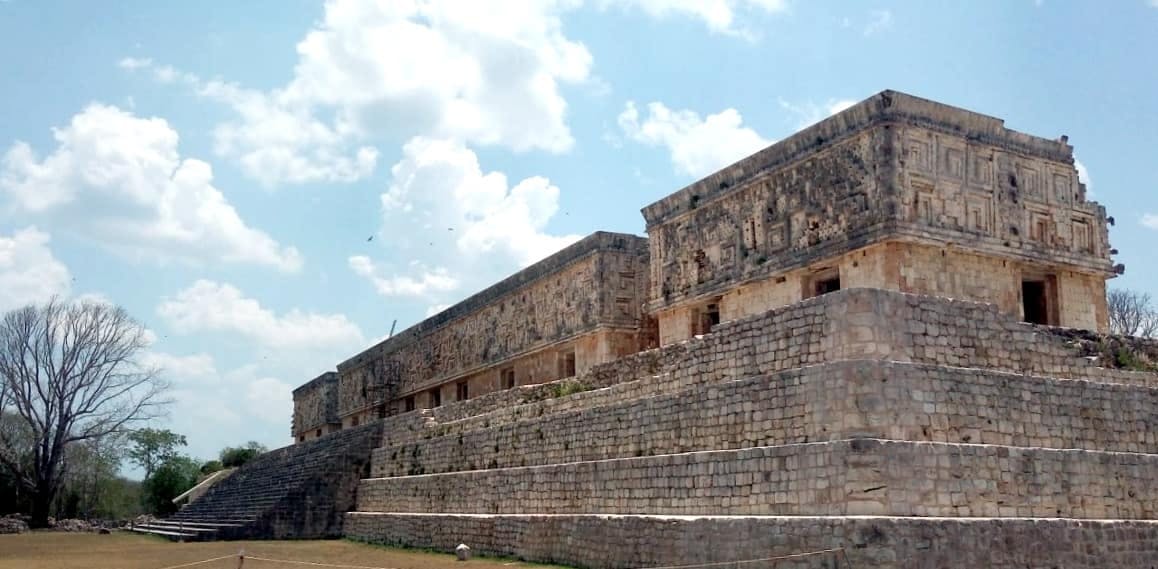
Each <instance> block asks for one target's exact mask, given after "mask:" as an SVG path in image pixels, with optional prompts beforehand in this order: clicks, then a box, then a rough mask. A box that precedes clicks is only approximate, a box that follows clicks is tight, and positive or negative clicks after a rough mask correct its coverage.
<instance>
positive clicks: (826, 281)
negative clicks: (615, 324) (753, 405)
mask: <svg viewBox="0 0 1158 569" xmlns="http://www.w3.org/2000/svg"><path fill="white" fill-rule="evenodd" d="M1085 194H1086V192H1085V187H1084V186H1083V185H1082V184H1081V182H1080V181H1079V180H1078V177H1077V171H1076V170H1075V169H1074V166H1073V149H1072V148H1071V147H1070V146H1069V145H1068V144H1067V143H1066V142H1065V141H1054V140H1046V139H1042V138H1037V137H1033V136H1029V135H1026V134H1022V133H1019V132H1015V131H1012V130H1009V129H1006V128H1005V127H1004V126H1003V124H1002V121H1000V120H999V119H995V118H992V117H987V116H984V115H980V114H977V113H972V112H969V111H965V110H962V109H957V108H953V107H949V106H946V105H942V104H939V103H934V102H931V101H925V100H922V99H918V98H916V97H911V96H909V95H904V94H902V93H895V92H891V91H886V92H883V93H881V94H879V95H876V96H874V97H872V98H870V99H868V100H866V101H864V102H862V103H860V104H858V105H855V106H853V107H852V108H850V109H848V110H846V111H843V112H841V113H839V114H837V115H836V116H833V117H830V118H828V119H826V120H824V121H822V122H820V123H818V124H816V125H814V126H812V127H809V128H807V129H805V130H803V131H801V132H799V133H797V134H795V135H793V136H791V137H789V138H787V139H785V140H783V141H781V142H779V143H777V144H774V145H773V146H771V147H769V148H767V149H765V150H762V151H760V152H758V153H756V154H755V155H753V156H751V157H749V158H746V159H744V160H741V161H740V162H737V163H736V164H734V165H732V166H729V167H728V168H725V169H724V170H721V171H720V172H717V173H716V174H713V175H711V176H709V177H707V178H705V179H703V180H701V181H699V182H696V183H695V184H692V185H691V186H688V187H687V188H684V189H683V190H680V191H679V192H676V193H675V194H672V195H671V196H669V197H666V198H664V199H662V200H660V201H658V202H656V203H654V204H652V205H649V206H647V207H646V208H644V209H643V214H644V217H645V219H646V220H647V230H648V235H649V236H650V247H651V256H652V263H651V271H652V272H651V286H652V291H651V306H650V308H651V309H652V310H653V311H655V313H656V316H657V318H658V319H659V328H660V337H661V343H663V344H667V343H671V342H676V341H680V340H683V339H687V338H689V337H691V336H692V335H695V334H698V333H703V332H704V331H706V330H707V329H709V328H710V326H711V325H712V324H713V323H714V322H716V321H719V320H721V319H728V318H729V317H734V316H738V315H743V314H755V313H759V312H763V311H764V310H768V309H769V308H774V307H776V306H782V305H784V304H788V303H791V302H796V301H799V300H802V299H804V298H809V297H811V296H815V295H817V294H822V293H823V292H827V291H829V290H832V289H834V288H849V287H871V288H887V289H892V290H899V291H903V292H915V293H921V294H932V295H937V296H949V297H954V298H965V299H970V300H978V301H982V302H991V303H994V304H996V305H997V306H999V307H1001V308H1002V310H1004V311H1005V312H1006V313H1008V314H1010V315H1014V316H1017V317H1025V318H1026V319H1028V320H1031V321H1035V322H1039V323H1042V324H1051V325H1061V326H1069V327H1075V328H1086V329H1091V330H1098V331H1104V330H1105V328H1106V326H1107V321H1108V316H1107V313H1106V304H1105V285H1104V283H1105V280H1106V278H1108V277H1110V276H1111V275H1112V274H1113V267H1112V266H1111V263H1110V260H1109V258H1110V257H1109V251H1110V247H1109V244H1108V229H1107V224H1106V214H1105V211H1104V209H1103V208H1102V207H1101V206H1098V205H1097V204H1095V203H1091V202H1087V201H1086V199H1085V197H1086V195H1085Z"/></svg>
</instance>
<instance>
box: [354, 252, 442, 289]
mask: <svg viewBox="0 0 1158 569" xmlns="http://www.w3.org/2000/svg"><path fill="white" fill-rule="evenodd" d="M349 264H350V269H351V270H353V271H354V273H355V274H357V275H358V276H361V277H365V278H367V279H370V281H371V282H373V283H374V288H375V289H376V290H377V291H378V294H381V295H382V296H425V295H428V294H431V293H435V292H446V291H451V290H454V289H456V288H458V279H455V278H454V277H452V276H450V273H449V272H448V271H447V270H446V269H445V268H444V267H438V268H436V269H427V268H425V267H421V266H419V267H418V271H419V273H420V274H419V276H418V277H417V278H415V277H410V276H406V275H398V276H392V277H384V276H381V274H380V272H379V268H378V267H376V266H374V262H373V261H371V260H370V258H369V257H366V256H363V255H355V256H352V257H350V258H349Z"/></svg>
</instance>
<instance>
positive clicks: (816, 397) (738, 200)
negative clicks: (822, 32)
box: [201, 91, 1158, 569]
mask: <svg viewBox="0 0 1158 569" xmlns="http://www.w3.org/2000/svg"><path fill="white" fill-rule="evenodd" d="M1073 164H1074V163H1073V151H1072V148H1071V147H1070V146H1069V145H1068V143H1067V141H1066V139H1065V138H1064V137H1062V138H1061V139H1059V140H1047V139H1043V138H1037V137H1034V136H1030V135H1026V134H1022V133H1018V132H1015V131H1011V130H1008V129H1006V128H1005V127H1004V125H1003V123H1002V121H1000V120H998V119H995V118H992V117H987V116H984V115H980V114H976V113H972V112H969V111H964V110H961V109H955V108H952V107H947V106H945V105H941V104H938V103H934V102H931V101H925V100H922V99H918V98H915V97H911V96H908V95H904V94H901V93H895V92H891V91H886V92H883V93H880V94H878V95H876V96H874V97H871V98H869V99H867V100H865V101H864V102H862V103H860V104H858V105H855V106H853V107H851V108H849V109H848V110H846V111H843V112H841V113H839V114H837V115H835V116H833V117H830V118H828V119H826V120H824V121H822V122H820V123H818V124H816V125H814V126H812V127H809V128H807V129H805V130H803V131H801V132H800V133H797V134H796V135H794V136H792V137H789V138H787V139H785V140H783V141H781V142H779V143H777V144H774V145H772V146H771V147H769V148H767V149H765V150H762V151H760V152H758V153H757V154H755V155H753V156H751V157H749V158H746V159H744V160H741V161H740V162H737V163H736V164H734V165H732V166H729V167H728V168H725V169H724V170H721V171H720V172H718V173H716V174H713V175H711V176H709V177H707V178H705V179H703V180H700V181H698V182H696V183H694V184H692V185H691V186H689V187H687V188H685V189H683V190H681V191H679V192H676V193H675V194H673V195H671V196H669V197H667V198H664V199H663V200H660V201H658V202H656V203H654V204H652V205H649V206H647V207H646V208H644V209H643V215H644V218H645V220H646V222H647V231H648V235H649V239H643V238H640V237H635V236H630V235H619V234H610V233H596V234H593V235H592V236H590V237H588V238H586V239H584V240H582V241H580V242H578V243H576V244H574V245H572V246H571V247H568V248H567V249H564V250H563V251H560V252H559V253H557V254H555V255H553V256H551V257H549V258H547V259H545V260H543V261H541V262H540V263H537V264H535V265H532V266H531V267H528V268H527V269H525V270H523V271H521V272H519V273H517V274H515V275H513V276H512V277H510V278H508V279H506V280H504V281H502V282H500V283H498V284H496V285H495V286H493V287H491V288H488V289H486V290H484V291H483V292H480V293H479V294H477V295H475V296H473V297H471V298H468V299H467V300H465V301H463V302H462V303H459V304H458V305H455V306H454V307H451V308H450V309H448V310H446V311H444V312H443V313H441V314H438V315H436V316H434V317H432V318H429V319H427V320H425V321H423V322H421V323H419V324H417V325H415V326H413V327H411V328H409V329H407V330H405V331H403V332H402V333H400V334H398V335H397V336H395V337H392V338H390V339H388V340H386V341H384V342H382V343H380V344H379V345H377V346H375V347H373V348H371V349H369V350H366V351H365V352H363V353H361V354H358V355H357V356H355V357H353V358H351V359H349V360H347V361H345V362H343V363H342V364H340V365H339V366H338V370H337V372H336V373H330V374H327V375H323V376H322V377H319V378H317V379H315V380H313V381H311V382H310V383H308V384H306V385H304V386H302V387H301V388H299V389H298V390H296V391H295V392H294V400H295V414H294V426H293V429H294V433H295V436H296V437H297V438H298V440H301V441H309V439H311V438H315V437H317V436H319V435H321V436H322V437H323V439H322V440H321V441H317V442H304V444H305V445H314V444H321V445H324V444H325V442H326V441H327V440H334V441H338V440H340V437H341V436H342V433H348V432H350V429H351V428H353V427H355V426H358V425H361V427H360V428H361V429H366V428H370V429H372V430H373V431H374V432H375V433H376V437H377V438H375V441H376V442H375V448H374V449H373V451H372V452H370V457H369V464H368V465H367V466H366V468H367V470H366V472H364V473H363V476H367V477H366V478H364V479H363V480H361V482H360V484H358V488H357V492H356V496H355V493H354V492H352V491H351V492H350V493H349V495H348V496H345V497H346V498H348V499H347V500H346V501H345V502H342V501H341V500H338V499H335V501H334V502H333V503H334V504H338V503H347V504H353V506H352V507H353V508H354V511H351V512H349V513H348V514H346V516H345V522H344V523H345V525H344V529H343V533H344V535H346V536H347V537H352V538H355V539H363V540H368V541H374V542H384V543H394V544H404V545H409V546H418V547H435V548H439V549H446V550H450V549H453V548H454V547H455V546H456V545H458V544H459V543H467V544H468V545H469V546H470V547H471V548H472V550H473V551H475V552H478V553H483V554H487V553H490V554H499V555H514V556H518V557H521V558H524V559H527V560H532V561H543V562H561V563H566V564H570V565H579V566H592V567H609V568H610V567H614V568H619V567H641V566H642V567H646V566H661V565H662V566H669V565H686V564H694V563H719V562H729V561H738V560H744V559H756V558H766V557H776V556H799V557H789V558H786V559H783V560H778V561H777V562H776V563H775V566H776V567H799V568H804V567H825V568H835V567H848V566H858V567H859V566H866V567H884V568H924V567H938V568H943V567H961V568H965V567H969V568H972V567H1000V568H1009V569H1013V568H1019V569H1020V568H1023V567H1067V568H1078V569H1084V568H1090V569H1092V568H1094V567H1109V566H1112V567H1123V568H1128V569H1153V567H1154V560H1155V559H1158V545H1155V544H1158V521H1156V520H1158V482H1156V481H1155V480H1156V478H1155V476H1154V473H1155V472H1158V435H1155V432H1156V429H1155V426H1156V425H1158V373H1155V372H1154V370H1155V367H1154V366H1153V362H1154V361H1158V344H1154V343H1152V342H1146V341H1140V340H1134V339H1123V338H1113V337H1108V336H1105V335H1103V332H1104V331H1105V328H1106V325H1107V314H1106V310H1107V309H1106V301H1105V281H1106V279H1108V278H1110V277H1112V276H1114V274H1116V273H1117V272H1119V271H1120V268H1118V267H1114V266H1113V265H1112V261H1111V253H1112V250H1111V249H1110V246H1109V242H1108V231H1107V228H1106V224H1107V223H1106V222H1107V217H1106V213H1105V211H1104V210H1103V209H1102V208H1101V207H1100V206H1098V205H1097V204H1094V203H1091V202H1088V201H1087V200H1086V195H1085V188H1084V187H1083V186H1082V184H1081V183H1080V182H1079V180H1078V178H1077V173H1076V171H1075V170H1074V166H1073ZM368 422H373V424H372V425H370V426H369V427H367V426H366V423H368ZM327 430H337V431H339V432H338V433H337V434H335V435H334V436H333V439H328V438H326V437H329V436H330V435H326V434H325V433H326V432H327ZM319 448H320V447H319ZM352 458H356V457H352ZM362 458H363V459H364V458H366V457H362ZM358 464H359V465H361V464H362V463H358ZM359 468H362V466H359ZM242 473H244V471H242ZM239 480H243V479H239ZM342 488H345V485H344V483H343V485H342ZM339 498H341V497H339ZM201 507H202V508H206V509H208V508H213V507H216V506H214V505H213V504H212V503H209V504H204V505H202V506H201ZM335 507H337V506H335ZM283 510H284V508H283ZM215 511H216V510H215ZM319 513H324V512H321V511H320V510H319ZM327 524H328V525H327V527H328V528H332V527H333V526H334V524H332V523H329V522H327ZM327 531H332V530H327ZM801 554H803V555H802V556H800V555H801Z"/></svg>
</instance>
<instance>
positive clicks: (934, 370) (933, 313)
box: [345, 289, 1158, 569]
mask: <svg viewBox="0 0 1158 569" xmlns="http://www.w3.org/2000/svg"><path fill="white" fill-rule="evenodd" d="M1081 356H1082V354H1080V353H1078V352H1077V351H1076V350H1075V348H1074V347H1073V346H1072V345H1070V343H1068V342H1067V341H1066V335H1065V334H1057V333H1055V331H1051V330H1048V329H1042V328H1036V327H1033V326H1030V325H1026V324H1022V323H1019V322H1014V321H1012V320H1010V319H1007V318H1005V317H1004V316H1002V315H1001V314H1000V313H998V312H997V310H996V309H995V308H994V307H992V306H988V305H982V304H976V303H969V302H959V301H951V300H946V299H939V298H930V297H920V296H913V295H906V294H900V293H894V292H887V291H879V290H867V289H862V290H845V291H840V292H837V293H833V294H830V295H825V296H823V297H820V298H816V299H812V300H809V301H805V302H803V303H799V304H796V305H792V306H789V307H784V308H781V309H778V310H774V311H771V312H769V313H767V314H764V315H760V316H756V317H752V318H747V319H743V320H739V321H735V322H729V323H725V324H723V325H721V326H719V327H718V328H717V329H716V330H714V331H713V333H712V334H710V335H707V336H704V337H702V338H699V339H693V340H691V341H689V342H686V343H684V344H680V345H677V346H671V347H665V348H662V349H660V350H656V351H654V352H650V353H645V354H641V355H639V356H636V357H633V358H632V359H630V361H628V360H625V361H621V362H617V363H613V364H608V365H607V366H603V367H600V368H597V369H595V370H593V371H592V372H590V373H588V374H586V375H585V376H583V377H580V378H578V381H579V382H581V383H584V384H586V385H587V386H588V387H593V388H594V389H590V390H588V391H583V392H580V393H572V394H567V393H568V392H569V391H570V390H565V389H559V388H558V387H557V386H551V385H544V386H531V387H526V388H519V389H515V390H508V391H504V392H499V393H495V394H489V395H486V396H482V397H479V398H477V399H474V400H471V401H468V402H464V403H457V404H450V405H446V406H444V407H441V408H438V409H433V410H426V411H418V412H413V413H407V414H403V415H399V416H396V417H390V418H387V419H386V420H385V421H384V423H383V428H384V431H383V436H382V440H381V444H380V446H379V447H378V448H376V449H375V450H374V451H373V458H372V464H371V468H370V478H367V479H365V480H363V481H362V482H361V485H360V488H359V490H358V498H357V504H356V511H354V512H351V513H350V514H348V516H347V519H346V526H345V534H346V535H347V536H348V537H352V538H355V539H360V540H366V541H372V542H381V543H390V544H401V545H407V546H413V547H429V548H436V549H443V550H450V549H453V547H454V546H455V545H457V544H458V543H467V544H468V545H470V546H471V547H472V548H473V549H474V550H475V551H477V552H482V553H490V554H495V555H504V556H516V557H520V558H523V559H526V560H530V561H539V562H554V563H563V564H568V565H576V566H587V567H653V566H669V565H686V564H694V563H720V562H728V561H737V560H744V559H757V558H767V557H774V556H784V555H794V554H800V553H804V552H814V551H822V550H839V551H837V552H830V553H826V554H818V555H815V556H809V557H801V558H793V559H789V560H783V561H779V562H777V563H775V564H771V563H766V564H764V566H765V567H776V568H782V567H796V568H804V567H826V568H837V567H840V568H844V567H849V566H851V567H885V568H902V567H903V568H918V567H920V568H924V567H936V568H955V567H961V568H965V567H969V568H974V567H995V568H1009V569H1012V568H1015V567H1016V568H1024V567H1035V568H1036V567H1058V568H1062V567H1064V568H1066V569H1082V568H1094V567H1098V568H1101V567H1121V568H1130V569H1154V568H1155V567H1158V521H1156V520H1158V428H1156V427H1158V374H1152V373H1139V372H1133V371H1128V370H1121V369H1111V368H1103V367H1098V365H1097V363H1098V362H1097V361H1095V360H1092V359H1090V358H1084V357H1081Z"/></svg>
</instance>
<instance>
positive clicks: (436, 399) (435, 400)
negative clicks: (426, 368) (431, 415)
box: [430, 388, 442, 408]
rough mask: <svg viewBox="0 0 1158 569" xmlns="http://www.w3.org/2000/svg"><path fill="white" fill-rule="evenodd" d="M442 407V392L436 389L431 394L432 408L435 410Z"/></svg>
mask: <svg viewBox="0 0 1158 569" xmlns="http://www.w3.org/2000/svg"><path fill="white" fill-rule="evenodd" d="M441 406H442V391H440V390H439V389H438V388H435V389H434V390H432V391H431V392H430V407H431V408H434V407H441Z"/></svg>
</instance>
